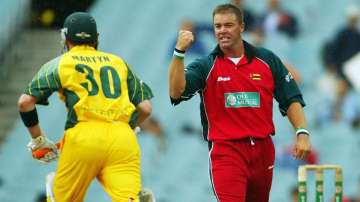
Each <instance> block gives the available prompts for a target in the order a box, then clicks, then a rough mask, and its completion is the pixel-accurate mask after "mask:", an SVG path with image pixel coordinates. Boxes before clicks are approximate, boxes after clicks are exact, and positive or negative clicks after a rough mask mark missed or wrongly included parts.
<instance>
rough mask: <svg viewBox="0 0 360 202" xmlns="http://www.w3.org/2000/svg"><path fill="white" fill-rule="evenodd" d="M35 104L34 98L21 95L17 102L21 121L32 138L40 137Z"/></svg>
mask: <svg viewBox="0 0 360 202" xmlns="http://www.w3.org/2000/svg"><path fill="white" fill-rule="evenodd" d="M35 104H36V98H35V97H33V96H31V95H27V94H22V95H21V96H20V98H19V100H18V107H19V111H20V116H21V119H22V121H23V122H24V124H25V126H26V127H27V129H28V131H29V133H30V135H31V137H32V138H37V137H39V136H40V135H42V131H41V129H40V127H39V119H38V114H37V111H36V107H35Z"/></svg>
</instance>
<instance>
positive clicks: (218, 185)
mask: <svg viewBox="0 0 360 202" xmlns="http://www.w3.org/2000/svg"><path fill="white" fill-rule="evenodd" d="M274 160H275V148H274V144H273V142H272V140H271V137H270V136H268V137H266V138H264V139H258V138H256V139H253V138H243V139H240V140H225V141H222V140H221V141H213V142H211V145H210V166H209V168H210V177H211V181H212V185H213V189H214V193H215V196H216V198H217V200H218V201H219V202H268V201H269V193H270V189H271V182H272V176H273V168H274Z"/></svg>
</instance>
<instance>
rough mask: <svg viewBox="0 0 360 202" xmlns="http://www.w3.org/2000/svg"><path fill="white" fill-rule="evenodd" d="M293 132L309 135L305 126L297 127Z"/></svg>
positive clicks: (297, 134)
mask: <svg viewBox="0 0 360 202" xmlns="http://www.w3.org/2000/svg"><path fill="white" fill-rule="evenodd" d="M295 134H296V136H299V135H300V134H305V135H310V132H309V131H308V130H307V129H305V128H297V129H296V132H295Z"/></svg>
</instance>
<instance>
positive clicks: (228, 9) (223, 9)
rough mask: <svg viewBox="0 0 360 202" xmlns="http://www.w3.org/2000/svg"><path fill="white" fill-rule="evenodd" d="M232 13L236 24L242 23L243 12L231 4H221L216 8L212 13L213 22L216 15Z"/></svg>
mask: <svg viewBox="0 0 360 202" xmlns="http://www.w3.org/2000/svg"><path fill="white" fill-rule="evenodd" d="M225 13H234V14H235V16H236V19H237V21H238V22H240V23H243V22H244V14H243V11H242V10H241V9H240V8H238V7H237V6H235V5H233V4H221V5H218V6H216V8H215V9H214V11H213V20H214V16H215V15H216V14H225Z"/></svg>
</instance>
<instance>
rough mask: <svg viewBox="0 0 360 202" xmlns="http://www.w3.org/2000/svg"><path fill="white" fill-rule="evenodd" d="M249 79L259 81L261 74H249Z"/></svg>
mask: <svg viewBox="0 0 360 202" xmlns="http://www.w3.org/2000/svg"><path fill="white" fill-rule="evenodd" d="M250 79H251V80H257V81H260V80H261V74H257V73H251V74H250Z"/></svg>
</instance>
